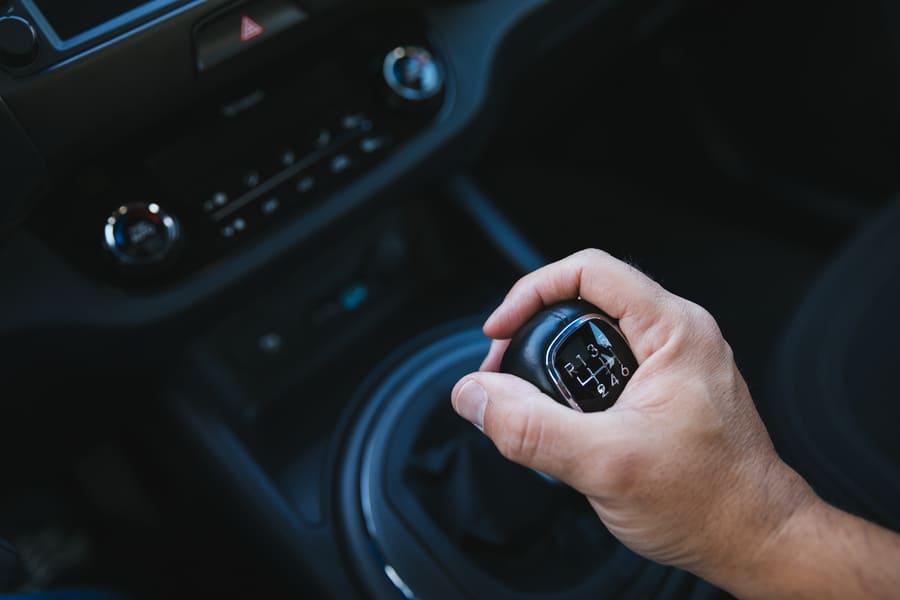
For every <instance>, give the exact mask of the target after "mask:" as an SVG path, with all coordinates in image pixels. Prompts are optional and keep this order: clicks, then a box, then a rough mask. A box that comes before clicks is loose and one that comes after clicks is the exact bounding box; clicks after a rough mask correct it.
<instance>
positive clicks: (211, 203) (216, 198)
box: [203, 192, 228, 212]
mask: <svg viewBox="0 0 900 600" xmlns="http://www.w3.org/2000/svg"><path fill="white" fill-rule="evenodd" d="M226 204H228V194H226V193H225V192H216V193H215V194H213V195H212V197H211V198H210V199H209V200H207V201H206V202H204V203H203V210H204V212H212V211H214V210H216V209H217V208H222V207H223V206H225V205H226Z"/></svg>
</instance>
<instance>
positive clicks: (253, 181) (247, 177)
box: [241, 171, 261, 188]
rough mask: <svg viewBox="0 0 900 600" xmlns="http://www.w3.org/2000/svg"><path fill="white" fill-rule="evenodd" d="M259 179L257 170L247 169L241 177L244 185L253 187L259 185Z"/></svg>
mask: <svg viewBox="0 0 900 600" xmlns="http://www.w3.org/2000/svg"><path fill="white" fill-rule="evenodd" d="M260 180H261V179H260V176H259V171H249V172H247V173H244V177H243V178H241V181H242V182H243V184H244V186H245V187H248V188H255V187H256V186H258V185H259V182H260Z"/></svg>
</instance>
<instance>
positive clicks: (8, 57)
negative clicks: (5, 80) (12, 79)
mask: <svg viewBox="0 0 900 600" xmlns="http://www.w3.org/2000/svg"><path fill="white" fill-rule="evenodd" d="M37 53H38V41H37V33H35V31H34V27H32V26H31V23H29V22H28V21H26V20H25V19H23V18H22V17H0V64H3V65H6V66H8V67H24V66H26V65H28V64H29V63H31V62H33V61H34V59H35V58H37Z"/></svg>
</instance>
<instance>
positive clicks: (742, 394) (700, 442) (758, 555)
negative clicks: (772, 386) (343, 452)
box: [452, 250, 897, 596]
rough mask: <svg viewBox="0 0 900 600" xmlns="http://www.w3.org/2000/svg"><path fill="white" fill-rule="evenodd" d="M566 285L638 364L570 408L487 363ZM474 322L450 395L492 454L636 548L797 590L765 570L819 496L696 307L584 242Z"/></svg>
mask: <svg viewBox="0 0 900 600" xmlns="http://www.w3.org/2000/svg"><path fill="white" fill-rule="evenodd" d="M576 297H581V298H583V299H584V300H587V301H588V302H591V303H593V304H594V305H596V306H597V307H599V308H600V309H602V310H603V311H605V312H606V313H607V314H609V315H610V316H612V317H614V318H616V319H618V320H619V327H620V329H621V330H622V332H623V334H624V335H625V337H626V338H627V340H628V342H629V344H630V345H631V347H632V349H633V351H634V354H635V356H636V358H637V360H638V362H639V363H640V368H639V369H638V370H637V372H636V373H635V374H634V376H633V378H632V379H631V381H630V382H629V383H628V386H627V387H626V388H625V391H624V392H623V393H622V395H621V397H620V398H619V400H618V402H617V403H616V404H615V405H614V406H613V407H612V408H610V409H609V410H607V411H606V412H602V413H593V414H581V413H578V412H576V411H573V410H571V409H569V408H567V407H564V406H562V405H560V404H558V403H556V402H554V401H553V400H552V399H550V398H548V397H547V396H544V395H543V394H541V393H540V392H539V391H538V390H537V389H536V388H535V387H533V386H532V385H530V384H529V383H526V382H525V381H522V380H520V379H518V378H515V377H513V376H510V375H505V374H499V373H496V372H493V371H496V370H497V368H498V366H499V364H500V359H501V357H502V355H503V351H504V349H505V347H506V345H507V344H508V339H509V338H511V337H512V335H513V334H514V333H515V332H516V331H517V330H518V329H519V327H521V326H522V325H523V324H524V323H525V322H526V321H527V320H528V319H529V317H531V316H532V315H533V314H534V313H536V312H537V311H538V310H540V309H541V308H543V307H544V306H548V305H551V304H554V303H556V302H559V301H562V300H571V299H574V298H576ZM484 331H485V333H486V334H487V335H488V336H490V337H491V338H493V339H494V340H495V342H494V344H493V346H492V348H491V351H490V353H489V354H488V356H487V358H486V359H485V362H484V364H483V365H482V370H481V372H479V373H475V374H472V375H469V376H466V377H464V378H463V379H462V380H460V382H459V383H458V384H457V385H456V387H455V388H454V390H453V395H452V400H453V406H454V408H455V409H456V411H457V412H458V413H459V414H460V415H462V416H463V417H465V418H466V419H468V420H470V421H472V422H473V423H474V424H475V425H477V426H478V427H480V428H482V429H483V430H484V432H485V434H487V435H488V436H489V437H490V438H491V439H492V440H493V441H494V443H495V444H496V446H497V448H498V449H499V450H500V452H502V453H503V455H504V456H506V457H507V458H509V459H510V460H513V461H515V462H518V463H521V464H523V465H526V466H529V467H531V468H534V469H537V470H539V471H542V472H544V473H547V474H549V475H552V476H554V477H556V478H558V479H560V480H562V481H564V482H566V483H568V484H569V485H571V486H572V487H574V488H575V489H577V490H579V491H580V492H581V493H583V494H584V495H585V496H587V498H588V500H589V501H590V503H591V505H592V506H593V507H594V509H595V511H596V512H597V514H598V515H599V517H600V518H601V519H602V520H603V522H604V523H605V524H606V526H607V527H608V528H609V530H610V531H611V532H612V533H613V534H614V535H615V536H616V537H617V538H619V539H620V540H621V541H622V542H623V543H625V544H626V545H627V546H629V547H630V548H632V549H633V550H634V551H636V552H638V553H639V554H642V555H643V556H645V557H647V558H650V559H652V560H656V561H658V562H662V563H665V564H670V565H674V566H677V567H681V568H684V569H687V570H689V571H692V572H694V573H696V574H697V575H700V576H701V577H704V578H706V579H708V580H709V581H711V582H713V583H715V584H717V585H720V586H722V587H724V588H726V589H728V590H729V591H731V592H732V593H735V594H738V595H744V596H756V595H769V594H773V593H775V594H779V593H782V594H783V593H791V594H797V593H801V592H802V591H808V590H802V589H801V590H798V589H797V586H796V585H795V586H793V587H791V586H790V585H788V584H789V582H779V581H776V580H775V575H776V574H777V573H781V571H783V570H784V569H783V567H784V564H785V563H784V561H786V560H788V559H789V558H790V557H784V556H783V554H784V551H785V548H788V547H793V544H795V543H796V542H798V541H799V540H798V539H796V538H802V537H803V536H804V535H805V534H804V531H805V529H804V527H805V526H804V527H801V525H799V524H800V523H807V522H809V521H810V519H809V515H811V514H814V513H817V512H818V511H823V510H826V509H825V508H823V505H822V503H821V501H820V500H819V499H818V498H817V497H816V495H815V494H814V493H813V491H812V490H811V489H810V487H809V486H808V485H807V484H806V482H805V481H804V480H803V479H802V478H801V477H800V476H799V475H797V473H795V472H794V471H793V470H792V469H790V468H789V467H788V466H787V465H786V464H785V463H784V462H782V461H781V459H780V458H779V457H778V455H777V454H776V452H775V450H774V448H773V446H772V443H771V441H770V439H769V436H768V433H767V432H766V429H765V427H764V425H763V424H762V421H761V420H760V418H759V416H758V414H757V412H756V409H755V407H754V404H753V400H752V399H751V397H750V393H749V391H748V389H747V386H746V384H745V382H744V380H743V378H742V377H741V375H740V373H739V372H738V369H737V367H736V366H735V363H734V359H733V357H732V352H731V349H730V347H729V346H728V344H727V343H726V342H725V340H724V339H723V337H722V334H721V332H720V331H719V328H718V326H717V325H716V322H715V320H714V319H713V318H712V317H711V316H710V315H709V313H707V312H706V311H705V310H704V309H702V308H700V307H699V306H697V305H696V304H693V303H691V302H688V301H687V300H684V299H682V298H679V297H677V296H675V295H673V294H670V293H669V292H667V291H666V290H664V289H663V288H662V287H660V286H659V285H658V284H656V283H655V282H653V281H652V280H650V279H649V278H647V277H646V276H645V275H643V274H642V273H640V272H639V271H637V270H636V269H634V268H632V267H630V266H628V265H626V264H624V263H622V262H620V261H618V260H616V259H614V258H612V257H611V256H609V255H608V254H606V253H603V252H601V251H598V250H588V251H584V252H580V253H578V254H576V255H574V256H571V257H569V258H567V259H565V260H562V261H560V262H558V263H555V264H552V265H549V266H547V267H544V268H543V269H540V270H538V271H536V272H534V273H532V274H530V275H528V276H526V277H524V278H523V279H522V280H520V281H519V282H518V283H517V284H516V285H515V286H514V287H513V289H512V290H511V291H510V292H509V294H508V295H507V297H506V299H505V300H504V302H503V304H502V305H501V306H500V307H499V308H498V309H497V310H496V311H495V312H494V314H493V315H492V316H491V317H490V318H489V319H488V321H487V322H486V323H485V326H484ZM835 512H837V511H835ZM840 514H841V516H842V517H847V518H850V517H849V516H847V515H843V513H840ZM860 523H862V522H860ZM865 525H867V526H870V527H873V528H874V526H871V525H869V524H865ZM875 529H877V528H875ZM879 531H884V530H879ZM884 533H885V534H887V535H892V534H890V533H889V532H884ZM795 550H796V551H801V550H802V546H800V547H797V548H795ZM895 556H897V555H895ZM773 560H774V561H776V562H777V561H782V562H779V563H778V564H773ZM787 575H789V574H787ZM794 583H796V582H794ZM778 585H780V587H775V586H778ZM896 589H897V588H894V590H896ZM830 591H831V592H832V593H834V591H835V590H834V588H832V589H831V590H830Z"/></svg>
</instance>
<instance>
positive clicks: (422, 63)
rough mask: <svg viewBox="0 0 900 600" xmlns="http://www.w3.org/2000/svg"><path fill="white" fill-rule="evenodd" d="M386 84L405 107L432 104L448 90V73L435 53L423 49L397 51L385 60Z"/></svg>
mask: <svg viewBox="0 0 900 600" xmlns="http://www.w3.org/2000/svg"><path fill="white" fill-rule="evenodd" d="M383 74H384V81H385V83H387V86H388V88H390V90H391V92H393V94H395V96H396V97H395V100H399V101H400V102H403V103H419V102H424V101H425V100H430V99H431V98H434V97H435V96H437V95H438V94H439V93H440V92H441V90H443V89H444V73H443V70H442V69H441V66H440V65H439V64H438V61H437V59H435V58H434V56H432V54H431V52H429V51H428V50H426V49H425V48H421V47H419V46H400V47H397V48H394V49H393V50H391V51H390V52H388V55H387V56H386V57H385V58H384V68H383Z"/></svg>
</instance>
